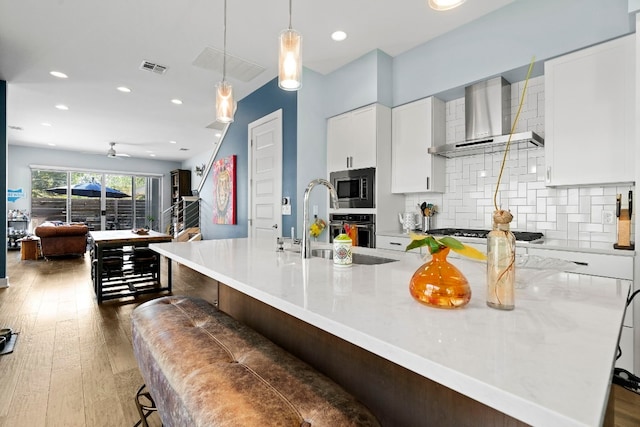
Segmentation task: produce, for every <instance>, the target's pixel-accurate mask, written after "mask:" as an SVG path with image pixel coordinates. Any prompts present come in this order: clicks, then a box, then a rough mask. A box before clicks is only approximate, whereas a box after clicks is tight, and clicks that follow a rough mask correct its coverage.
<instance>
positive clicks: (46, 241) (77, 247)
mask: <svg viewBox="0 0 640 427" xmlns="http://www.w3.org/2000/svg"><path fill="white" fill-rule="evenodd" d="M34 232H35V235H36V236H38V237H39V238H40V247H41V248H42V256H43V257H45V258H49V257H56V256H70V255H76V256H84V253H85V251H86V250H87V233H88V232H89V228H88V227H87V226H86V225H84V224H63V225H56V224H54V223H47V222H45V223H43V224H41V225H39V226H38V227H36V229H35V231H34Z"/></svg>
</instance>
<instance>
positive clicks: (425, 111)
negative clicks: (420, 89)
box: [391, 97, 445, 193]
mask: <svg viewBox="0 0 640 427" xmlns="http://www.w3.org/2000/svg"><path fill="white" fill-rule="evenodd" d="M391 135H392V137H391V173H392V177H391V191H392V192H393V193H424V192H440V193H443V192H444V190H445V158H444V157H441V156H436V155H431V154H429V153H428V152H427V150H428V149H429V147H432V146H435V144H436V143H437V144H443V143H444V141H445V105H444V102H443V101H441V100H440V99H438V98H434V97H430V98H424V99H421V100H419V101H415V102H411V103H409V104H405V105H401V106H399V107H396V108H394V109H393V110H392V113H391Z"/></svg>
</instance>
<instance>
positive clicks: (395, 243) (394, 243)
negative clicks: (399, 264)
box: [389, 242, 402, 246]
mask: <svg viewBox="0 0 640 427" xmlns="http://www.w3.org/2000/svg"><path fill="white" fill-rule="evenodd" d="M389 244H390V245H395V246H402V243H398V242H389Z"/></svg>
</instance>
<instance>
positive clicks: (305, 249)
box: [300, 178, 338, 258]
mask: <svg viewBox="0 0 640 427" xmlns="http://www.w3.org/2000/svg"><path fill="white" fill-rule="evenodd" d="M318 184H322V185H324V186H325V187H327V188H328V189H329V195H330V196H331V202H332V204H333V208H334V209H338V193H336V189H335V188H334V187H333V185H331V183H330V182H329V181H327V180H326V179H322V178H318V179H314V180H313V181H311V182H310V183H309V185H307V189H306V190H304V218H303V223H302V230H303V235H302V248H301V251H300V252H302V258H311V242H310V240H309V193H311V190H313V187H315V186H316V185H318Z"/></svg>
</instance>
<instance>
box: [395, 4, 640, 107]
mask: <svg viewBox="0 0 640 427" xmlns="http://www.w3.org/2000/svg"><path fill="white" fill-rule="evenodd" d="M627 1H628V0H562V1H557V0H519V1H515V2H513V3H511V4H510V5H507V6H505V7H503V8H500V9H498V10H496V11H495V12H493V13H490V14H488V15H485V16H483V17H481V18H480V19H478V20H476V21H473V22H471V23H469V24H467V25H465V26H463V27H461V28H459V29H456V30H455V31H452V32H449V33H446V34H443V35H442V36H440V37H438V38H436V39H434V40H431V41H429V42H427V43H425V44H422V45H420V46H418V47H416V48H414V49H412V50H409V51H407V52H405V53H403V54H401V55H398V56H396V57H395V58H393V102H394V103H393V106H397V105H401V104H404V103H407V102H409V101H413V100H416V99H421V98H425V97H427V96H431V95H437V94H439V93H441V92H445V91H448V90H451V89H452V88H459V87H464V86H465V85H468V84H470V83H474V82H476V81H479V80H484V79H487V78H489V77H493V76H497V75H504V73H505V72H508V71H511V70H516V69H520V70H521V71H522V74H521V76H520V77H519V78H517V79H515V78H513V81H517V80H521V79H524V77H525V75H526V66H527V65H529V62H530V61H531V58H532V57H533V56H535V57H536V60H537V61H539V62H541V61H544V60H547V59H550V58H552V57H555V56H558V55H562V54H564V53H567V52H570V51H573V50H577V49H581V48H584V47H587V46H589V45H592V44H596V43H600V42H602V41H605V40H608V39H612V38H616V37H619V36H621V35H624V34H628V33H630V32H633V29H634V28H635V21H631V20H630V18H629V15H628V12H627V8H628V4H627ZM537 70H538V73H540V72H541V71H542V67H537ZM447 100H448V99H447Z"/></svg>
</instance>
